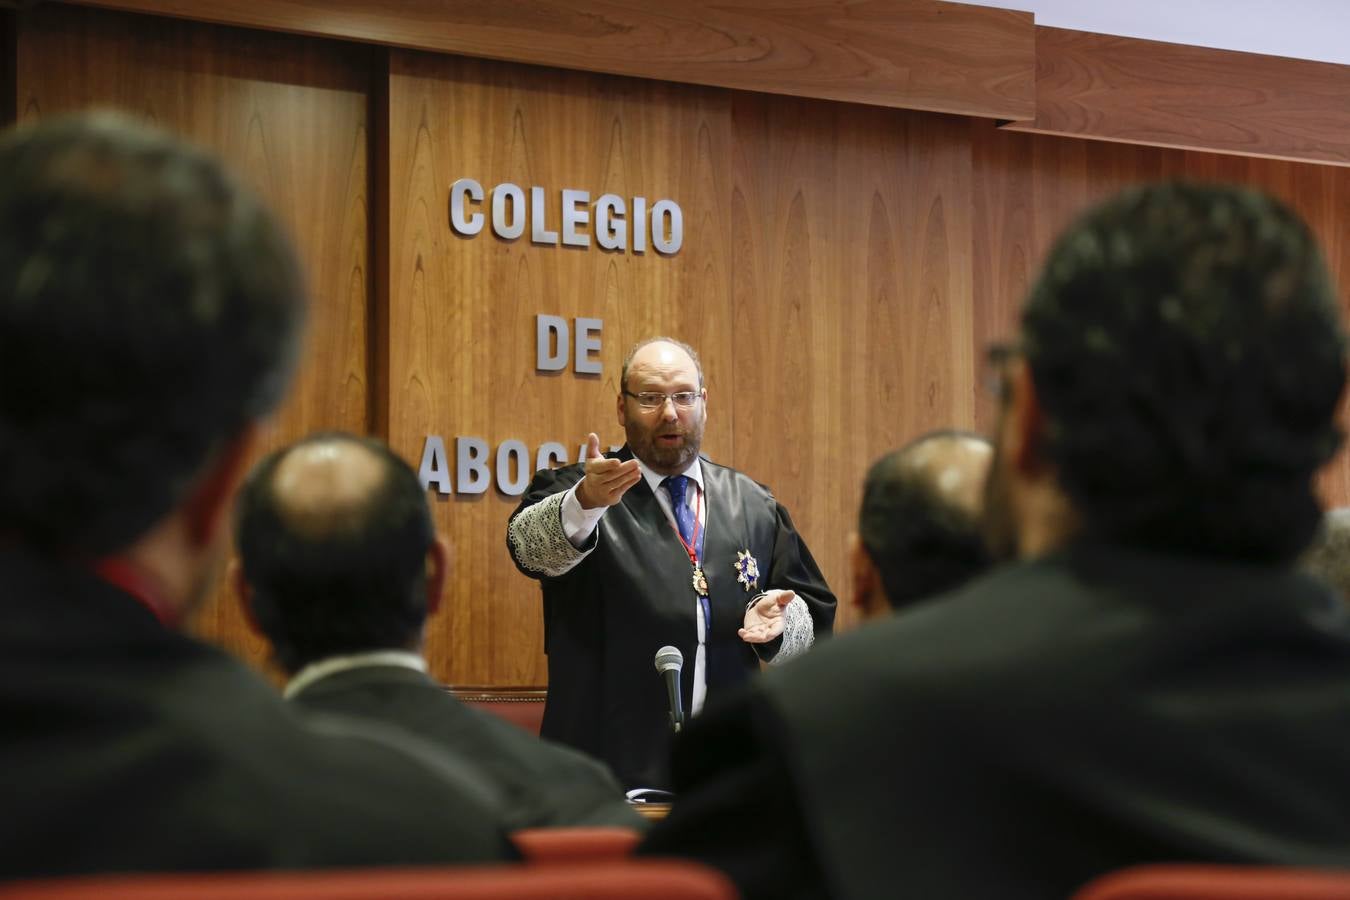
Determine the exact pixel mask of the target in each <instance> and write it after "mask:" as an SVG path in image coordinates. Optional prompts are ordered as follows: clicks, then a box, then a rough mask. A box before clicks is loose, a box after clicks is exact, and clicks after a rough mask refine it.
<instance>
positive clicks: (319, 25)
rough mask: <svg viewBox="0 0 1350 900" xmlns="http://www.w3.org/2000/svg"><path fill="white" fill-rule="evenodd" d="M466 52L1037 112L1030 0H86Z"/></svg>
mask: <svg viewBox="0 0 1350 900" xmlns="http://www.w3.org/2000/svg"><path fill="white" fill-rule="evenodd" d="M81 2H88V3H91V4H92V5H97V6H107V7H113V8H117V9H124V10H133V11H137V12H150V13H156V14H159V15H166V16H180V17H184V18H189V19H199V20H204V21H212V22H221V23H225V24H231V25H248V26H253V27H258V28H270V29H278V30H283V31H296V32H300V33H304V34H313V35H322V36H327V37H340V38H348V39H351V40H358V41H371V42H375V43H381V44H389V45H393V46H398V47H407V48H413V49H420V50H434V51H439V52H444V53H455V54H461V55H465V56H478V57H487V58H489V59H500V60H513V61H516V62H525V63H536V64H543V65H550V66H560V67H563V68H568V69H579V70H583V71H593V72H608V73H612V74H617V75H635V76H639V77H643V78H656V79H661V80H663V81H674V82H684V83H690V84H704V85H714V86H718V87H729V88H740V89H746V90H753V91H765V92H768V93H774V94H791V95H794V96H802V97H817V98H824V99H830V100H843V101H848V102H854V103H870V104H876V105H879V106H891V107H904V108H909V109H925V110H933V111H938V112H950V113H961V114H964V115H973V116H984V117H988V118H995V119H1015V120H1016V119H1030V118H1031V117H1032V113H1033V109H1034V107H1033V91H1034V87H1033V82H1034V76H1035V40H1034V27H1033V22H1032V16H1031V14H1030V13H1025V12H1017V11H1014V10H1006V9H994V8H988V7H982V6H970V5H966V4H960V3H946V2H937V0H778V2H774V3H760V2H753V0H741V2H737V3H724V2H715V0H687V2H684V3H678V4H671V3H667V2H663V0H403V2H400V3H393V4H391V3H372V2H369V0H288V2H284V3H282V2H256V3H247V4H245V3H236V2H231V0H81Z"/></svg>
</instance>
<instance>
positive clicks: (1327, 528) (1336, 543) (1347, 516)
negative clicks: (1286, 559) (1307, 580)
mask: <svg viewBox="0 0 1350 900" xmlns="http://www.w3.org/2000/svg"><path fill="white" fill-rule="evenodd" d="M1300 564H1301V565H1302V567H1303V571H1305V572H1307V573H1308V574H1309V575H1311V576H1313V577H1314V578H1318V579H1320V580H1322V581H1324V582H1325V583H1326V584H1327V585H1328V586H1329V587H1330V588H1331V589H1332V590H1334V591H1335V592H1336V593H1337V594H1339V595H1340V597H1341V600H1342V601H1343V602H1346V603H1350V508H1347V507H1341V508H1340V509H1329V510H1327V512H1326V515H1324V516H1322V527H1321V528H1319V529H1318V530H1317V539H1316V540H1314V541H1313V544H1312V546H1311V547H1309V548H1308V552H1306V553H1304V554H1303V559H1302V560H1301V561H1300Z"/></svg>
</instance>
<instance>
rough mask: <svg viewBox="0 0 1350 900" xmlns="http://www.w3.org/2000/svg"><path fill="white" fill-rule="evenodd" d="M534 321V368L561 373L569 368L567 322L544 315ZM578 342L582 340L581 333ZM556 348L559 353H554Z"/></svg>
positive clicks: (560, 318)
mask: <svg viewBox="0 0 1350 900" xmlns="http://www.w3.org/2000/svg"><path fill="white" fill-rule="evenodd" d="M534 319H535V326H534V333H535V339H534V367H535V368H536V369H538V370H539V371H540V372H561V371H562V370H563V369H565V368H567V352H568V350H570V349H571V348H570V347H569V346H568V340H567V320H566V319H564V318H562V317H561V316H546V315H543V314H542V313H541V314H539V315H537V316H535V317H534ZM577 340H578V341H580V340H581V338H580V334H579V333H578V337H577ZM555 341H556V342H557V343H556V344H555V343H554V342H555ZM554 346H556V347H557V348H558V349H557V352H554V351H553V347H554Z"/></svg>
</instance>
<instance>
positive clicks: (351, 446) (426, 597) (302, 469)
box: [232, 433, 449, 673]
mask: <svg viewBox="0 0 1350 900" xmlns="http://www.w3.org/2000/svg"><path fill="white" fill-rule="evenodd" d="M235 516H236V517H235V540H236V543H237V545H238V548H239V557H240V563H241V565H240V567H239V568H238V569H237V570H235V572H234V574H233V576H232V577H233V580H234V581H235V586H236V589H237V590H238V592H239V594H240V597H241V598H242V600H243V602H244V603H245V604H246V606H247V607H248V608H249V610H250V611H251V614H252V619H253V621H254V623H255V625H256V627H257V628H258V630H259V631H260V632H261V633H262V634H263V636H264V637H266V638H267V640H268V641H269V642H270V643H271V644H272V649H273V653H274V655H275V657H276V660H277V662H278V663H279V664H280V665H281V666H282V667H283V668H284V669H285V670H286V671H287V672H289V673H295V672H298V671H299V670H300V669H302V668H304V667H305V666H307V665H309V664H310V663H314V662H318V661H320V660H323V659H327V658H330V657H334V656H345V655H349V654H353V653H364V652H368V651H372V650H419V649H420V648H421V642H422V631H423V626H424V625H425V623H426V618H427V616H428V615H429V614H430V613H431V612H433V611H434V610H435V608H436V605H437V603H438V602H439V599H440V594H441V587H442V586H443V584H444V579H445V576H446V574H447V570H448V567H449V550H448V546H447V544H446V543H445V541H444V540H443V539H440V538H438V537H437V535H436V529H435V526H434V525H433V524H432V520H431V511H430V510H429V509H428V508H427V501H426V492H425V491H424V490H423V488H422V485H421V483H420V482H419V481H418V479H417V475H416V473H415V472H413V470H412V468H411V467H409V466H408V464H407V463H406V462H404V461H403V460H402V459H400V458H399V457H398V456H396V455H395V454H394V453H393V452H392V451H391V450H390V449H389V448H388V447H386V446H385V445H384V444H383V443H381V442H379V441H377V440H374V439H372V438H363V437H356V436H353V435H349V434H336V433H333V434H318V435H313V436H311V437H308V438H305V439H304V440H302V441H299V442H298V443H295V444H293V445H291V446H289V447H285V448H283V449H281V450H277V451H276V452H274V453H272V454H270V455H269V456H267V457H266V458H264V459H263V460H262V462H260V463H259V464H258V465H257V466H256V467H255V468H254V470H253V471H252V472H251V473H250V474H249V476H248V478H247V480H246V481H245V483H244V486H243V488H242V489H241V490H240V493H239V499H238V502H237V505H236V509H235Z"/></svg>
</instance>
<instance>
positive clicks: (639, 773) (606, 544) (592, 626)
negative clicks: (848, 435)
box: [508, 447, 835, 787]
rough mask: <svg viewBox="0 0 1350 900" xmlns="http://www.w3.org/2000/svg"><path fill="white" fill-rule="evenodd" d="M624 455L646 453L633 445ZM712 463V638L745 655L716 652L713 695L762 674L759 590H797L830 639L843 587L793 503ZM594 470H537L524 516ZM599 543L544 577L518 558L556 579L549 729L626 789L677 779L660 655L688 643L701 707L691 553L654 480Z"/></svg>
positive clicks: (605, 527)
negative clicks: (744, 629) (753, 581)
mask: <svg viewBox="0 0 1350 900" xmlns="http://www.w3.org/2000/svg"><path fill="white" fill-rule="evenodd" d="M610 455H611V457H618V458H621V459H631V458H632V455H631V453H630V452H629V451H628V449H627V448H626V447H625V448H624V449H623V450H622V451H621V452H620V453H617V454H610ZM702 468H703V479H704V491H705V501H706V503H707V530H706V534H705V536H704V552H703V570H704V573H705V574H706V575H707V579H708V588H709V593H710V602H711V607H712V629H711V632H710V633H709V635H708V639H707V643H708V647H709V656H710V658H711V657H712V656H713V654H714V653H716V654H717V657H718V658H719V659H721V660H730V661H731V662H730V664H725V665H715V664H713V663H712V662H710V664H709V668H708V673H707V685H708V696H709V697H710V698H711V697H714V696H716V695H717V694H718V693H719V692H724V691H726V690H728V689H730V688H731V687H733V686H735V685H736V684H738V683H740V682H742V681H744V680H745V678H746V677H747V676H748V675H749V674H750V673H752V672H755V671H758V668H759V661H758V657H757V656H756V654H755V650H754V649H753V648H752V647H751V645H749V644H746V643H745V642H744V641H742V640H741V639H740V638H739V637H738V636H737V634H736V632H737V630H738V629H739V628H740V627H741V626H742V624H743V622H744V619H745V606H746V602H747V600H749V598H750V597H751V596H753V594H754V593H757V592H759V591H764V590H767V589H769V588H782V589H787V590H792V591H795V592H796V593H797V595H798V596H800V597H801V598H802V599H803V600H804V601H805V603H806V605H807V607H808V609H809V610H810V613H811V617H812V620H813V622H814V624H815V631H816V634H817V636H821V635H824V634H827V633H828V632H829V630H830V628H831V625H832V624H833V621H834V610H835V598H834V595H833V594H831V593H830V589H829V588H828V587H827V586H826V584H825V579H824V577H823V576H822V575H821V574H820V570H819V568H817V566H816V563H815V560H814V559H812V558H811V553H810V551H809V550H808V549H807V548H806V545H805V544H804V543H803V542H802V541H801V539H800V538H799V537H798V536H797V532H796V530H795V528H794V527H793V525H792V520H791V518H790V517H789V516H788V513H787V510H786V509H784V508H783V507H782V506H781V505H779V503H778V502H777V501H776V500H775V499H774V497H773V494H772V493H770V492H769V490H768V489H767V488H765V487H764V486H763V485H760V484H757V483H755V482H754V481H752V480H751V479H750V478H747V477H746V476H745V475H742V474H741V473H739V472H737V471H735V470H733V469H729V468H727V467H725V466H719V465H717V464H715V463H712V462H710V461H709V460H708V459H707V458H703V459H702ZM583 474H584V471H583V467H582V466H580V465H572V466H566V467H563V468H560V469H553V470H541V471H539V472H537V473H536V474H535V476H534V479H533V480H532V481H531V482H530V487H529V489H528V490H527V491H526V493H525V497H524V499H523V500H522V502H521V506H520V509H518V510H517V511H516V515H519V513H520V510H523V509H525V508H526V507H528V506H532V505H533V504H535V503H538V502H539V501H540V500H543V499H544V498H545V497H548V496H550V495H552V494H556V493H559V492H562V491H566V490H567V489H568V488H570V487H571V486H572V485H574V484H576V483H577V482H578V481H580V480H581V478H582V475H583ZM592 540H593V541H595V544H594V545H593V546H595V551H594V552H593V553H591V555H590V556H588V557H587V558H586V559H585V560H583V561H582V562H581V563H580V564H579V565H577V566H576V567H575V568H573V569H572V570H571V571H569V572H567V573H566V574H565V575H562V576H561V577H558V578H548V577H541V575H540V573H539V572H537V571H533V570H531V569H530V568H528V567H526V566H524V565H521V561H520V560H519V559H516V564H517V566H519V567H520V569H521V571H522V572H524V573H525V574H526V575H529V576H530V577H532V578H539V579H540V581H541V583H542V586H543V595H544V642H545V646H544V649H545V651H546V652H547V653H548V679H549V695H548V705H547V707H546V708H545V711H544V722H543V727H542V733H543V735H544V736H545V737H549V738H552V739H554V740H557V741H561V742H562V743H565V744H568V745H570V746H572V747H576V748H578V749H580V750H582V751H584V752H585V753H588V754H590V755H591V756H594V757H596V758H598V759H601V760H603V761H605V762H606V763H608V764H609V765H610V767H611V768H613V770H614V772H615V774H616V775H618V777H619V780H620V781H621V782H622V783H623V784H625V785H626V786H630V787H632V786H642V787H665V786H667V784H668V776H667V767H666V764H667V754H668V752H669V734H670V725H669V721H668V708H669V707H668V703H667V699H666V693H665V687H664V684H663V682H662V680H661V678H660V676H658V675H657V673H656V671H655V669H654V668H653V664H652V660H653V657H654V656H655V654H656V651H657V650H658V649H660V648H661V647H662V646H664V645H667V644H670V645H673V646H675V647H678V648H679V649H680V651H681V652H682V653H683V654H684V660H685V671H684V678H683V680H682V687H683V691H684V708H685V709H686V710H688V709H689V708H690V704H691V702H692V691H693V677H692V674H693V663H694V653H695V650H696V649H697V646H698V624H697V619H696V614H695V609H696V602H697V601H696V598H695V594H694V591H693V588H692V587H691V584H690V578H691V574H692V568H691V566H690V564H689V557H688V556H687V555H686V553H685V551H684V548H683V547H682V546H681V545H680V542H679V540H678V538H677V537H676V534H675V532H674V531H673V529H671V527H670V524H669V520H668V519H667V518H666V516H665V513H664V512H662V510H661V507H660V505H659V504H658V502H657V499H656V496H655V495H654V494H653V493H652V491H651V489H650V488H649V487H648V486H647V483H646V481H645V480H643V481H640V482H638V484H637V485H636V486H635V487H633V488H632V489H630V490H629V491H628V492H627V493H626V494H624V496H623V499H622V500H621V501H620V502H619V503H618V504H616V505H615V506H613V507H610V508H609V509H608V510H607V511H606V512H605V515H604V518H603V519H601V522H600V525H599V526H598V527H597V529H596V531H595V534H594V535H593V536H592ZM508 545H509V542H508ZM743 550H748V551H749V552H750V553H751V555H753V556H754V557H755V559H756V560H757V561H758V565H759V570H760V578H759V586H758V587H757V588H756V589H755V591H754V592H748V591H746V590H745V589H744V588H743V586H742V585H741V584H740V583H738V582H737V580H736V570H735V569H734V568H733V564H734V563H735V561H736V554H737V551H743ZM513 558H514V548H513Z"/></svg>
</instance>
